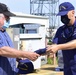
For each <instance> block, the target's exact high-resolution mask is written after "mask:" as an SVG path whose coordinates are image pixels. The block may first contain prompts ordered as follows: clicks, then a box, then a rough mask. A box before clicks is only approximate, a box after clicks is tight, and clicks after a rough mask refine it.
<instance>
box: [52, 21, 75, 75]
mask: <svg viewBox="0 0 76 75" xmlns="http://www.w3.org/2000/svg"><path fill="white" fill-rule="evenodd" d="M73 39H76V21H75V23H74V25H73V26H67V25H63V26H61V27H60V28H59V29H58V30H57V32H56V35H55V37H54V39H53V43H57V44H63V43H67V42H69V41H71V40H73ZM62 53H63V61H64V75H76V49H71V50H62Z"/></svg>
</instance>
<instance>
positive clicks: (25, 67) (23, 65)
mask: <svg viewBox="0 0 76 75" xmlns="http://www.w3.org/2000/svg"><path fill="white" fill-rule="evenodd" d="M33 71H34V65H33V63H32V62H31V61H30V60H29V59H25V60H19V61H18V66H17V69H16V72H17V73H18V74H28V73H32V72H33Z"/></svg>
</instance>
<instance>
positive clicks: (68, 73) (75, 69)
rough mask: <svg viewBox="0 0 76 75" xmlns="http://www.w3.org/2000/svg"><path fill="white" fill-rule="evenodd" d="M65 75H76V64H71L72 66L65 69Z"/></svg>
mask: <svg viewBox="0 0 76 75" xmlns="http://www.w3.org/2000/svg"><path fill="white" fill-rule="evenodd" d="M64 75H76V62H73V63H71V64H70V66H67V67H64Z"/></svg>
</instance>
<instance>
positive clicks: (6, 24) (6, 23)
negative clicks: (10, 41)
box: [2, 20, 10, 29]
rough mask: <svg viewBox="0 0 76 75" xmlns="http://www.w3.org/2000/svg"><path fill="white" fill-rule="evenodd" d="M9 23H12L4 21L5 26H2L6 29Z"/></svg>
mask: <svg viewBox="0 0 76 75" xmlns="http://www.w3.org/2000/svg"><path fill="white" fill-rule="evenodd" d="M9 23H10V21H8V22H7V21H6V20H5V21H4V26H3V27H2V28H4V29H6V28H8V27H9Z"/></svg>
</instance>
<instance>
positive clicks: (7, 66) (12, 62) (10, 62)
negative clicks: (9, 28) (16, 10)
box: [0, 31, 16, 75]
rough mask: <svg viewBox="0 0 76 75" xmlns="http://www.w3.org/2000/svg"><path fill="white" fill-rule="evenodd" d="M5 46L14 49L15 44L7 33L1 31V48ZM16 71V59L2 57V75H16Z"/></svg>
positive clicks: (0, 65)
mask: <svg viewBox="0 0 76 75" xmlns="http://www.w3.org/2000/svg"><path fill="white" fill-rule="evenodd" d="M3 46H9V47H12V48H13V43H12V41H11V39H10V37H9V35H8V34H7V33H6V31H0V48H1V47H3ZM15 69H16V59H15V58H7V57H3V56H0V75H16V72H15Z"/></svg>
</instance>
